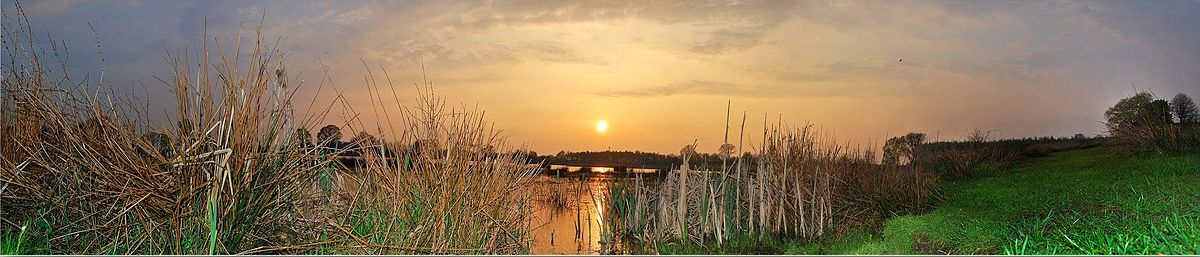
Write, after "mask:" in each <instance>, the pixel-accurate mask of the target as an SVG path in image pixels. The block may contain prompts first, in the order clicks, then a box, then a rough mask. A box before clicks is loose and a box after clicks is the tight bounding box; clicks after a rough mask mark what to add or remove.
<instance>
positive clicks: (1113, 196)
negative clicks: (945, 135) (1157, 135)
mask: <svg viewBox="0 0 1200 257" xmlns="http://www.w3.org/2000/svg"><path fill="white" fill-rule="evenodd" d="M941 190H942V191H941V192H939V193H940V195H941V197H940V201H939V204H938V206H937V208H936V209H934V210H932V211H930V212H928V213H924V214H918V215H906V216H900V217H895V218H892V219H890V220H888V221H887V222H886V224H885V226H884V228H883V230H882V231H879V232H850V233H846V234H845V235H843V236H839V237H832V238H829V239H826V240H824V241H821V242H816V243H800V242H796V241H786V242H784V241H781V240H778V239H774V240H759V241H753V240H750V241H747V240H745V239H737V238H735V239H733V240H731V243H728V244H726V245H724V246H719V247H717V246H698V245H692V244H662V243H660V244H657V245H656V246H657V247H658V248H659V249H658V250H659V252H660V253H664V254H688V253H696V254H701V253H713V254H729V253H740V254H752V253H773V254H779V253H785V254H942V253H949V254H1197V253H1200V155H1198V154H1194V153H1193V154H1176V155H1165V156H1129V155H1127V154H1123V153H1120V152H1118V151H1116V150H1114V149H1111V148H1105V147H1101V148H1092V149H1084V150H1076V151H1068V152H1060V153H1055V154H1051V155H1050V156H1047V157H1043V158H1037V159H1031V160H1028V161H1024V162H1022V163H1019V164H1018V165H1016V166H1014V167H1011V168H1006V169H998V168H992V167H988V168H983V169H982V170H979V171H977V174H976V175H975V176H974V177H973V178H971V179H967V180H962V181H951V182H946V183H945V184H943V187H942V189H941ZM739 241H743V242H739ZM745 242H752V243H756V244H754V245H753V246H754V247H746V246H745V245H746V243H745ZM739 244H740V246H739Z"/></svg>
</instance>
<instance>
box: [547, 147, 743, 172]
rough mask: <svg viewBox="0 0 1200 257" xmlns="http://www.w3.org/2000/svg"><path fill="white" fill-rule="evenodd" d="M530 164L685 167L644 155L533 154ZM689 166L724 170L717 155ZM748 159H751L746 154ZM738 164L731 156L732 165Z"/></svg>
mask: <svg viewBox="0 0 1200 257" xmlns="http://www.w3.org/2000/svg"><path fill="white" fill-rule="evenodd" d="M531 156H536V157H533V158H530V162H531V163H542V162H544V163H546V164H562V165H573V166H614V167H639V168H660V169H669V168H673V167H677V166H679V165H681V164H683V159H682V158H680V156H679V155H678V154H659V153H650V152H641V151H596V152H591V151H584V152H567V151H560V152H558V154H554V155H537V153H536V152H531ZM693 156H694V157H692V159H691V161H690V165H691V166H693V167H721V156H720V155H719V154H715V153H696V154H695V155H693ZM747 156H749V155H748V154H747ZM736 160H737V157H736V156H730V157H729V159H728V161H729V162H730V163H732V162H734V161H736Z"/></svg>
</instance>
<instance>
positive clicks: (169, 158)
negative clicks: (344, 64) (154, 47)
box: [0, 4, 530, 254]
mask: <svg viewBox="0 0 1200 257" xmlns="http://www.w3.org/2000/svg"><path fill="white" fill-rule="evenodd" d="M15 9H16V10H13V11H15V12H16V15H7V14H8V13H9V11H10V10H5V13H6V15H5V16H4V17H5V18H6V20H5V21H4V22H5V24H4V26H3V34H4V42H3V44H4V54H5V57H6V59H5V62H4V64H3V67H2V70H3V72H4V76H3V90H2V94H3V96H2V98H0V99H2V100H0V114H2V115H0V125H2V126H0V138H4V140H0V170H2V171H3V172H0V188H3V189H0V201H2V203H3V204H2V205H0V214H2V215H0V220H2V223H3V225H2V226H0V227H2V228H0V234H3V235H5V240H4V241H5V242H7V241H8V236H7V235H10V234H14V235H15V234H18V231H17V228H18V226H16V225H15V224H26V223H27V222H29V221H34V220H36V221H37V222H36V225H37V227H38V229H37V230H32V231H34V232H31V233H28V234H27V233H26V232H25V231H24V230H21V231H20V232H19V234H20V235H19V236H17V238H19V239H18V240H20V241H18V242H19V244H18V246H19V247H18V249H20V250H19V251H20V252H22V253H55V254H57V253H72V254H99V253H106V254H131V253H136V254H234V253H296V252H314V251H315V252H318V253H324V252H333V253H337V252H352V253H360V252H366V253H522V252H525V251H527V247H526V243H525V241H526V239H525V234H526V233H527V231H528V230H527V229H524V228H526V227H527V226H524V225H523V222H526V219H525V215H526V213H527V211H526V208H525V206H526V205H527V203H526V201H527V199H529V197H528V196H527V195H525V194H522V192H520V191H518V190H517V189H519V188H520V187H521V186H523V185H524V183H525V181H527V179H526V178H527V177H528V175H529V174H530V171H529V170H526V169H525V168H524V167H523V164H524V159H523V158H524V156H522V155H519V154H499V153H496V152H495V151H493V150H492V149H504V148H505V147H506V146H505V142H504V140H502V137H501V134H500V133H499V132H497V131H494V130H491V129H490V128H489V127H487V125H486V123H485V122H484V121H483V115H482V112H478V111H468V112H463V113H459V112H457V111H458V110H455V109H448V108H445V105H444V100H442V99H441V98H438V97H436V96H434V95H432V92H431V91H430V90H426V91H425V92H426V93H428V94H422V95H421V96H420V98H419V100H420V106H418V107H416V108H415V109H407V108H406V109H404V110H406V111H405V112H403V113H399V114H395V115H396V116H397V117H400V118H397V121H396V123H394V124H403V125H402V126H400V128H398V129H391V128H392V126H391V124H393V123H391V122H389V123H387V124H388V126H386V127H387V128H386V129H387V130H388V131H389V132H391V134H389V135H388V136H391V137H392V139H394V140H395V141H398V142H401V143H402V144H396V143H394V142H393V143H384V142H383V141H378V142H366V141H364V142H356V144H355V146H353V147H348V148H328V147H323V146H325V145H328V144H326V143H328V142H319V143H318V144H316V146H310V145H307V144H306V143H304V142H303V141H301V140H298V138H297V137H296V136H295V135H294V134H293V133H295V131H297V129H307V130H312V129H313V128H314V127H315V126H314V125H316V124H317V123H318V122H322V121H324V120H325V116H326V115H327V114H328V113H329V112H330V111H331V109H334V107H335V106H338V105H337V104H341V105H340V106H341V107H343V108H344V111H345V112H347V113H350V114H351V115H348V116H349V117H357V115H358V113H356V112H355V111H354V110H353V109H352V108H350V104H349V103H348V101H347V100H346V99H345V98H343V97H341V94H340V92H334V94H335V98H334V100H333V101H332V103H329V104H328V105H325V104H321V103H316V100H314V102H312V103H308V106H309V107H308V108H307V110H308V113H306V114H303V115H302V116H297V115H296V114H295V112H294V111H293V103H292V95H294V94H295V92H296V90H297V88H298V86H297V85H292V84H289V82H288V79H287V74H288V73H287V70H286V69H285V68H284V66H283V61H284V60H283V59H284V56H282V55H281V54H280V53H284V51H278V50H277V49H274V48H273V47H270V46H269V45H267V44H265V43H264V42H263V41H262V38H263V33H262V25H261V24H262V23H261V21H260V23H259V26H258V27H256V28H255V32H254V36H253V37H250V38H248V40H245V41H243V37H242V32H241V31H240V29H239V32H238V34H237V36H236V38H235V40H234V42H233V43H232V44H231V43H229V42H227V41H221V40H217V39H212V38H211V37H210V35H208V33H207V31H205V33H204V35H203V38H204V42H203V44H202V45H201V46H200V47H199V49H198V51H194V50H190V49H186V48H184V49H180V50H178V51H174V52H172V53H170V54H169V55H168V56H167V58H166V59H167V60H168V61H169V62H170V64H171V67H172V72H171V74H169V76H166V77H165V78H160V79H159V80H160V82H162V83H164V84H165V85H166V86H167V87H168V88H171V89H172V91H173V93H174V96H175V99H174V103H173V104H174V111H175V113H174V116H173V117H170V118H169V120H170V122H166V124H167V125H156V124H161V123H157V122H155V121H156V119H151V118H149V117H150V115H148V114H147V112H148V111H149V110H147V109H146V107H144V106H145V105H142V104H140V103H141V102H138V99H136V98H133V97H128V96H126V97H121V96H118V95H116V94H115V93H114V91H115V90H114V89H113V86H112V85H110V84H108V83H107V81H103V80H97V79H95V77H93V76H82V77H80V76H72V74H68V72H67V69H66V68H65V67H66V62H67V61H68V60H69V57H68V51H66V48H65V45H60V44H58V43H57V42H58V41H54V40H53V39H51V40H49V41H47V42H41V41H39V39H41V38H43V37H40V36H37V35H36V34H35V33H34V32H33V31H34V30H33V29H32V25H31V24H29V22H28V19H26V18H25V15H24V12H23V10H22V9H21V8H20V5H19V4H18V5H17V8H15ZM101 70H102V71H101V74H100V76H99V77H101V78H102V77H103V68H102V69H101ZM385 75H386V74H385ZM322 81H323V83H321V85H320V87H324V86H325V84H326V83H324V82H325V81H331V80H327V79H323V80H322ZM367 86H368V87H371V88H372V90H371V92H372V93H373V95H372V102H373V103H375V104H378V108H385V107H384V106H382V104H381V103H382V96H381V95H382V94H383V93H385V92H384V91H383V90H382V89H380V88H379V87H378V85H375V84H373V83H369V84H368V85H367ZM426 89H428V88H426ZM317 90H318V92H320V88H318V89H317ZM393 90H394V89H393ZM391 93H392V94H391V95H392V96H393V97H395V98H399V97H400V96H399V95H398V94H396V93H395V91H392V92H391ZM143 100H149V99H143ZM376 100H379V101H376ZM396 102H399V101H396ZM375 104H373V105H372V107H376V106H377V105H375ZM314 106H315V107H314ZM321 106H325V107H324V108H323V109H322V107H321ZM374 114H376V115H392V114H389V113H387V112H381V111H378V109H377V110H376V112H375V113H374ZM378 118H379V119H378V120H381V121H383V120H386V121H391V118H392V117H391V116H388V117H378ZM356 120H357V119H355V118H351V121H348V122H347V123H349V124H353V123H354V121H356ZM353 125H357V126H356V127H354V128H357V129H356V130H361V131H371V130H374V131H371V132H374V133H376V134H379V135H381V136H383V133H382V132H383V131H384V130H385V125H384V123H383V122H381V123H377V124H375V126H374V127H375V128H374V129H366V128H367V127H369V126H362V124H361V122H358V124H353ZM344 126H345V125H344ZM412 142H422V144H421V145H422V147H421V148H420V149H405V148H402V147H383V146H384V145H411V144H409V143H412ZM389 149H403V151H402V152H394V151H391V150H389ZM347 151H362V152H363V153H364V154H363V156H362V159H363V160H365V163H366V166H365V167H364V168H363V169H362V170H357V171H350V170H346V169H345V167H342V166H341V165H340V161H339V159H342V158H343V157H341V156H343V155H345V153H346V152H347ZM514 152H523V151H514ZM31 241H36V242H40V243H38V244H30V243H31ZM31 247H32V248H31Z"/></svg>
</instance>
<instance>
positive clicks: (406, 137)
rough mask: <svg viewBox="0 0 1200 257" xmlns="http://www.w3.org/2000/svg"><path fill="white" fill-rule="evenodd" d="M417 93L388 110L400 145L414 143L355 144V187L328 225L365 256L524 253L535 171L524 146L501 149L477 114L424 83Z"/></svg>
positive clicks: (497, 136)
mask: <svg viewBox="0 0 1200 257" xmlns="http://www.w3.org/2000/svg"><path fill="white" fill-rule="evenodd" d="M389 84H390V83H389ZM369 85H371V86H377V85H375V84H369ZM389 86H390V85H389ZM375 88H378V87H375ZM422 90H423V92H424V93H422V94H421V96H420V98H419V99H418V102H419V106H418V107H417V108H412V109H410V108H403V107H399V106H398V108H395V109H400V110H404V113H402V115H400V116H401V117H403V119H406V121H405V124H408V125H407V127H405V128H402V129H396V130H393V132H392V133H394V135H399V136H398V141H397V143H399V144H400V145H412V143H413V142H422V143H421V144H420V146H421V147H420V148H419V149H413V148H404V149H401V150H399V151H396V152H387V150H386V149H387V148H384V147H382V145H370V144H361V145H359V146H358V147H360V148H361V149H364V150H365V151H363V153H364V154H363V160H364V161H365V167H364V169H362V170H360V171H356V172H357V173H360V174H361V177H362V185H361V192H358V194H357V195H356V198H358V200H357V201H354V202H351V203H350V204H351V205H352V207H350V208H348V209H347V210H348V212H346V213H344V214H342V217H347V218H344V219H342V220H335V221H331V222H337V223H342V224H346V225H347V226H352V227H355V231H354V232H353V233H350V234H349V235H344V236H348V237H350V238H351V239H353V240H350V242H353V243H354V244H352V245H353V246H354V247H362V248H364V249H367V250H366V251H365V252H367V253H388V254H397V253H438V254H519V253H527V252H528V250H529V249H528V248H529V245H528V241H529V238H528V237H529V235H528V233H529V232H528V228H529V226H528V224H527V223H528V221H529V215H530V207H531V205H532V204H533V202H532V200H533V199H534V198H533V196H532V195H531V194H530V192H528V190H527V189H529V187H530V185H529V183H530V182H532V181H531V179H532V176H533V175H534V174H535V172H536V170H535V169H531V168H527V167H526V165H525V163H526V156H525V155H524V153H525V152H526V151H517V150H512V149H504V148H502V147H505V146H506V145H507V144H506V142H505V140H504V138H503V137H502V135H501V134H500V133H499V131H496V130H492V129H491V128H490V125H489V123H486V122H485V121H484V120H483V113H482V112H479V111H474V110H465V111H464V110H460V109H452V108H447V107H446V105H445V103H444V100H443V99H442V98H440V97H437V96H435V95H433V94H432V92H431V90H432V88H431V87H428V84H426V87H423V88H422ZM378 93H382V92H380V91H376V92H375V94H378ZM378 102H380V103H382V101H378ZM397 102H398V101H397ZM388 109H389V108H378V109H377V110H381V111H380V112H385V111H384V110H388ZM380 115H391V114H380ZM373 149H374V150H373ZM405 160H407V161H405ZM396 162H403V163H400V164H397V163H396Z"/></svg>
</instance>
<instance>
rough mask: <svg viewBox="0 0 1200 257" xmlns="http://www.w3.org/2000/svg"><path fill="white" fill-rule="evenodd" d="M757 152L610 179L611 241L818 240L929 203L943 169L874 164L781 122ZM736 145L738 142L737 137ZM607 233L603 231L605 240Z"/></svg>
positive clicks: (864, 153)
mask: <svg viewBox="0 0 1200 257" xmlns="http://www.w3.org/2000/svg"><path fill="white" fill-rule="evenodd" d="M762 142H764V143H763V144H762V145H760V146H759V147H758V148H759V149H757V150H758V151H756V152H755V153H752V154H748V155H741V154H739V155H738V156H745V157H744V158H736V157H735V158H733V159H731V160H729V161H727V162H726V164H727V165H725V167H724V168H723V169H722V170H719V171H697V170H693V169H691V168H690V167H689V166H688V165H687V163H688V161H687V160H688V159H689V158H690V156H689V155H688V154H687V153H688V152H689V151H687V150H686V149H694V145H692V146H688V147H686V148H685V151H683V153H684V155H683V159H684V162H683V163H684V164H683V165H681V166H680V167H679V168H678V169H675V170H672V171H670V174H668V175H667V178H666V180H665V181H663V182H662V183H661V184H659V185H658V186H656V187H646V186H643V185H642V184H641V183H640V180H633V181H622V182H614V183H615V184H614V185H612V186H610V189H611V190H610V193H609V195H608V198H606V199H605V201H604V202H605V203H607V208H608V209H609V210H610V213H612V215H610V217H606V219H605V225H606V232H607V233H610V234H611V235H610V236H611V237H612V238H613V239H612V240H630V241H637V242H643V243H646V242H648V243H651V244H653V243H655V242H678V241H683V242H685V243H697V244H705V243H708V242H712V243H716V244H718V245H720V244H721V243H723V242H725V241H727V240H729V239H730V238H733V237H739V236H751V237H773V238H791V239H797V240H804V241H815V240H820V239H824V238H827V237H828V236H831V235H836V234H838V233H841V232H846V231H849V230H852V229H870V228H878V227H879V224H880V221H882V220H883V219H884V218H887V217H890V216H893V215H899V214H904V213H912V212H916V211H921V210H925V209H927V208H929V206H930V202H931V200H932V197H933V190H934V189H935V188H936V186H937V184H938V181H939V180H938V179H937V176H936V175H934V174H932V173H930V172H926V171H924V170H922V169H920V168H919V167H918V166H915V165H904V166H884V165H879V164H876V163H875V160H874V154H873V152H872V151H870V150H865V149H855V148H852V147H850V146H847V145H841V144H836V143H833V140H832V139H830V138H829V137H822V136H820V133H818V132H817V131H816V130H815V129H813V128H812V126H803V127H799V128H789V127H788V126H787V125H786V124H782V123H779V124H776V125H774V126H772V127H771V128H769V129H768V130H765V131H764V132H763V141H762ZM739 144H740V143H739ZM606 238H607V237H606Z"/></svg>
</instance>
